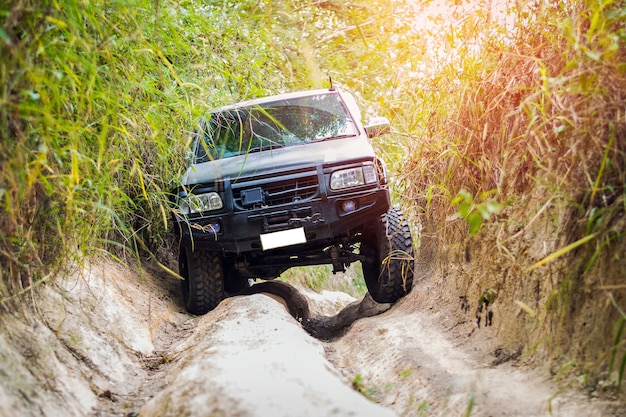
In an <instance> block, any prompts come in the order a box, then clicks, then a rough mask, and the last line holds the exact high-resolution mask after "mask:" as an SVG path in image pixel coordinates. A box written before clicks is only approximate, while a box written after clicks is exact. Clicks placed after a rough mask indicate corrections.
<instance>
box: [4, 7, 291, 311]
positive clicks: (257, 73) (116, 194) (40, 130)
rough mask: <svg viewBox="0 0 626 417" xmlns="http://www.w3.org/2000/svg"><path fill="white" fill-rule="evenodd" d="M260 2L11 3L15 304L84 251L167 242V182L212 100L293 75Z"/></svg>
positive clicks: (8, 135) (8, 61) (8, 276)
mask: <svg viewBox="0 0 626 417" xmlns="http://www.w3.org/2000/svg"><path fill="white" fill-rule="evenodd" d="M256 4H257V3H256V2H232V3H228V4H222V5H217V4H214V3H213V2H178V3H173V2H151V1H147V0H136V1H131V2H109V1H82V0H69V1H64V2H63V4H60V3H59V2H57V1H44V2H39V1H25V2H19V3H15V4H14V5H12V6H11V7H10V8H9V7H8V5H6V3H5V5H4V6H2V10H0V47H1V57H2V59H1V60H0V74H2V80H3V83H2V86H3V88H2V93H1V94H2V95H1V97H0V100H1V102H2V105H1V106H0V124H1V125H0V135H2V137H1V140H0V160H1V161H2V169H1V171H0V207H1V216H0V230H2V233H1V234H0V260H1V264H2V268H1V269H2V272H1V274H2V277H1V280H0V282H1V285H0V299H2V301H3V303H4V302H5V301H7V300H9V299H10V297H11V296H12V295H15V294H20V293H22V292H23V291H24V290H27V289H28V288H30V287H31V286H32V285H33V284H34V283H35V282H36V281H37V280H39V279H42V277H43V276H44V275H45V276H52V274H53V272H54V270H55V268H57V267H58V266H60V265H63V264H65V263H66V261H67V260H68V258H69V257H72V256H73V255H74V254H76V256H79V257H80V256H81V253H92V252H95V251H99V250H102V249H104V250H112V249H113V248H121V253H138V252H139V248H140V247H142V248H144V249H148V250H151V251H154V250H156V249H158V248H159V247H162V246H167V242H166V241H165V240H164V233H163V232H164V230H166V229H167V227H168V217H169V210H168V192H169V190H170V189H171V188H172V187H173V186H174V185H175V184H176V178H177V177H178V176H179V175H180V173H181V169H182V162H183V161H182V158H181V155H182V153H183V149H184V148H185V146H186V145H187V143H188V141H189V139H190V133H189V131H190V127H192V126H193V121H194V120H195V119H196V118H197V117H198V115H199V114H200V112H202V111H205V110H206V103H212V104H214V105H216V104H218V103H221V102H223V101H225V100H229V99H234V98H241V97H246V96H250V95H256V94H264V93H266V92H267V91H268V89H269V88H280V87H282V86H284V85H285V84H287V83H288V81H287V80H288V79H287V78H286V77H285V76H284V73H283V72H282V71H281V70H279V68H281V67H282V66H283V65H282V63H283V62H284V59H283V56H282V54H281V52H280V51H278V50H276V49H274V48H273V46H272V45H271V42H270V41H269V39H267V38H266V37H268V36H270V33H269V32H268V31H266V30H260V28H261V27H262V22H260V21H259V20H258V19H255V18H254V16H255V15H254V11H255V8H256ZM250 16H252V17H250ZM244 21H245V23H244ZM264 38H265V40H264ZM268 63H270V64H271V65H268ZM267 80H273V82H272V83H268V82H267ZM118 251H119V250H118Z"/></svg>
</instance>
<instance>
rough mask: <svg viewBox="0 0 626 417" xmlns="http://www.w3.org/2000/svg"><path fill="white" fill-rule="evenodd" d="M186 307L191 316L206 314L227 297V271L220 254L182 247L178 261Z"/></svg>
mask: <svg viewBox="0 0 626 417" xmlns="http://www.w3.org/2000/svg"><path fill="white" fill-rule="evenodd" d="M178 267H179V271H180V275H181V276H182V277H183V278H184V280H183V281H181V289H182V292H183V299H184V300H185V308H186V309H187V311H188V312H189V313H191V314H197V315H201V314H206V313H208V312H209V311H211V310H213V309H214V308H215V307H217V305H218V304H219V303H220V301H222V299H223V298H224V268H223V266H222V257H221V254H220V253H219V252H214V251H209V250H206V249H198V248H195V249H193V250H192V249H191V248H190V247H181V248H180V255H179V258H178Z"/></svg>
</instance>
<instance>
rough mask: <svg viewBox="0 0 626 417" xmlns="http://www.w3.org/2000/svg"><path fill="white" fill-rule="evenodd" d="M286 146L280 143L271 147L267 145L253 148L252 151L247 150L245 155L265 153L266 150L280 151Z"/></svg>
mask: <svg viewBox="0 0 626 417" xmlns="http://www.w3.org/2000/svg"><path fill="white" fill-rule="evenodd" d="M284 147H285V145H281V144H278V143H274V144H271V145H265V146H253V147H251V148H250V149H246V152H245V153H254V152H261V151H265V150H272V149H278V148H284Z"/></svg>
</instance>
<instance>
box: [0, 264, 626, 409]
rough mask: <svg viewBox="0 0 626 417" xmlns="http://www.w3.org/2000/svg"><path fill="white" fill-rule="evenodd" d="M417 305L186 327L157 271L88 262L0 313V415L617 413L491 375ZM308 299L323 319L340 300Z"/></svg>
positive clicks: (457, 329) (206, 320) (238, 313)
mask: <svg viewBox="0 0 626 417" xmlns="http://www.w3.org/2000/svg"><path fill="white" fill-rule="evenodd" d="M305 295H307V294H306V293H305ZM423 296H424V294H420V287H419V286H418V287H416V289H414V292H413V293H412V294H410V295H409V296H407V297H406V298H405V299H403V300H402V301H401V302H399V303H398V304H396V305H395V306H394V307H393V308H392V309H391V310H389V311H387V312H386V313H383V314H381V315H379V316H376V317H370V318H364V319H361V320H358V321H357V322H355V323H354V324H353V325H352V327H351V328H350V329H349V331H348V332H347V333H346V334H345V335H344V336H342V337H341V338H339V339H337V340H334V341H330V342H322V341H319V340H317V339H314V338H312V337H311V336H310V335H309V334H308V333H306V332H305V331H304V330H303V329H302V328H301V325H300V323H299V322H298V321H296V320H295V319H293V317H291V316H290V315H289V313H288V311H287V309H286V308H285V306H284V305H283V303H281V301H280V300H277V299H275V298H272V297H270V296H266V295H263V294H257V295H252V296H240V297H235V298H231V299H227V300H225V301H224V302H222V303H221V304H220V305H219V306H218V308H217V309H215V310H214V311H212V312H210V313H209V314H207V315H205V316H203V317H193V316H190V315H188V314H186V313H184V311H183V310H184V309H183V307H182V303H181V300H180V294H179V288H178V282H176V281H174V280H173V279H172V278H171V277H169V276H168V275H167V274H166V273H164V272H162V271H160V270H158V269H156V268H150V267H149V266H146V267H144V269H143V270H141V271H139V270H137V268H133V267H128V266H124V265H120V264H119V263H114V262H111V261H98V262H95V263H92V264H91V265H89V266H87V267H86V268H84V269H82V270H77V271H75V273H74V274H71V275H70V276H69V277H68V278H67V279H65V280H59V281H57V282H56V283H55V284H54V285H49V286H45V287H42V289H41V290H40V291H39V292H38V293H37V294H36V295H34V296H33V298H32V303H33V308H32V309H31V310H25V311H24V312H23V313H22V314H12V315H5V316H2V317H1V318H2V320H0V329H2V332H0V376H2V377H1V378H0V416H12V415H20V416H45V417H52V416H85V415H95V416H99V417H108V416H128V417H131V416H137V415H141V416H181V415H185V416H187V417H209V416H231V417H232V416H236V417H248V416H249V417H276V416H294V415H298V416H321V415H323V416H357V415H359V416H383V417H384V416H394V415H397V416H410V417H412V416H420V417H421V416H469V415H472V416H522V415H523V416H549V415H551V416H574V415H575V416H600V415H602V416H607V415H615V416H617V415H623V412H624V409H621V410H617V409H616V408H615V407H613V408H609V406H612V405H611V404H610V403H606V402H601V401H599V400H598V401H596V400H591V399H589V398H587V397H583V396H580V395H577V394H571V393H568V394H562V393H559V391H558V388H557V387H556V386H554V385H552V384H551V383H550V382H549V378H548V377H547V375H546V374H543V373H542V372H540V371H536V370H531V369H528V368H527V367H524V366H519V365H521V364H520V363H515V362H514V361H512V362H507V363H504V364H502V365H499V366H492V365H491V361H492V360H493V357H492V356H489V355H487V354H486V353H485V349H481V348H480V347H481V346H480V344H481V343H482V339H481V337H482V336H480V337H476V336H475V335H474V336H472V337H469V336H468V333H467V324H466V325H465V327H464V326H448V328H446V327H444V325H443V323H444V322H446V320H445V319H446V317H444V313H443V311H444V310H437V309H425V308H424V309H422V308H416V307H415V306H419V305H426V304H425V303H424V302H423V301H424V300H423V299H418V298H419V297H423ZM308 297H309V299H310V302H311V306H312V310H313V311H315V312H317V313H324V314H333V312H336V311H337V308H341V307H342V306H345V305H346V304H348V303H349V302H350V301H352V299H351V298H349V297H347V296H346V295H345V294H338V293H325V294H323V295H321V296H320V295H312V294H308ZM420 300H421V302H420ZM484 334H485V335H486V334H487V333H484ZM513 365H518V367H516V366H513ZM620 411H621V412H620Z"/></svg>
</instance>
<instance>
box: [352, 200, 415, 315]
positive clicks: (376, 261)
mask: <svg viewBox="0 0 626 417" xmlns="http://www.w3.org/2000/svg"><path fill="white" fill-rule="evenodd" d="M361 254H362V255H365V260H363V262H362V266H363V276H364V278H365V284H366V285H367V290H368V291H369V293H370V295H371V296H372V298H373V299H374V300H375V301H377V302H379V303H395V302H396V301H398V300H399V299H400V298H402V297H403V296H405V295H406V294H408V293H409V291H411V287H412V286H413V268H414V256H413V238H412V237H411V229H410V228H409V224H408V223H407V221H406V219H405V218H404V216H403V215H402V212H401V210H400V209H399V208H397V207H392V208H390V209H389V211H388V212H387V213H385V214H383V215H382V216H380V217H379V218H378V219H377V220H376V222H375V223H374V225H373V226H372V227H371V228H368V230H367V231H366V232H365V234H364V238H363V241H362V242H361Z"/></svg>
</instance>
